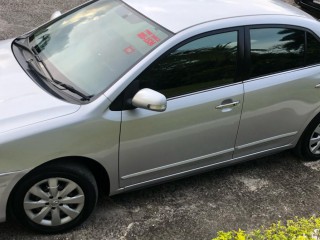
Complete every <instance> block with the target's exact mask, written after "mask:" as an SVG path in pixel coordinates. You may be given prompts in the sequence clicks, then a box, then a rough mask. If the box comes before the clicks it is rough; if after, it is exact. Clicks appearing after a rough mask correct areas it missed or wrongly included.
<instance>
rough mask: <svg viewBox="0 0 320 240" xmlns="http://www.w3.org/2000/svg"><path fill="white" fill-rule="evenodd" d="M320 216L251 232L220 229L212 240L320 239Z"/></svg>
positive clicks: (277, 224) (280, 223)
mask: <svg viewBox="0 0 320 240" xmlns="http://www.w3.org/2000/svg"><path fill="white" fill-rule="evenodd" d="M319 229H320V218H315V217H311V218H310V219H306V218H297V217H296V218H295V219H294V220H288V221H287V222H286V224H283V223H282V222H281V221H279V222H278V223H274V224H272V225H271V226H270V227H268V228H266V227H263V226H262V227H260V228H259V229H256V230H253V231H251V232H246V231H243V230H241V229H239V230H238V231H229V232H223V231H219V232H218V234H217V237H216V238H213V239H212V240H308V239H310V240H311V239H320V231H319Z"/></svg>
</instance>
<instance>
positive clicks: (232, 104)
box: [216, 101, 240, 109]
mask: <svg viewBox="0 0 320 240" xmlns="http://www.w3.org/2000/svg"><path fill="white" fill-rule="evenodd" d="M239 104H240V101H235V102H232V103H226V104H221V105H219V106H216V109H223V108H232V107H235V106H237V105H239Z"/></svg>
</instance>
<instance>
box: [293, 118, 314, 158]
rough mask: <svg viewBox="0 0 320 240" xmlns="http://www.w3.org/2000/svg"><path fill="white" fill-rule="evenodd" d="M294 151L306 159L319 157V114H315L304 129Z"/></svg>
mask: <svg viewBox="0 0 320 240" xmlns="http://www.w3.org/2000/svg"><path fill="white" fill-rule="evenodd" d="M295 152H296V153H298V155H299V156H300V157H302V158H303V159H304V160H306V161H316V160H319V159H320V115H318V116H316V117H315V118H314V119H313V120H312V121H311V123H310V124H309V125H308V127H307V128H306V129H305V131H304V133H303V134H302V136H301V138H300V140H299V142H298V144H297V146H296V149H295Z"/></svg>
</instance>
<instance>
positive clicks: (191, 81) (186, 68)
mask: <svg viewBox="0 0 320 240" xmlns="http://www.w3.org/2000/svg"><path fill="white" fill-rule="evenodd" d="M237 35H238V34H237V32H236V31H235V32H228V33H221V34H216V35H212V36H207V37H203V38H200V39H197V40H194V41H192V42H189V43H187V44H185V45H183V46H182V47H179V48H178V49H176V50H174V51H173V52H171V53H170V54H169V55H167V56H166V57H164V58H162V59H161V60H159V61H157V62H156V63H154V64H152V65H151V66H150V67H149V68H148V69H147V70H146V71H145V72H143V73H142V74H141V75H140V76H139V77H138V80H139V81H140V87H141V88H144V87H149V88H152V89H154V90H157V91H159V92H161V93H163V94H164V95H165V96H166V97H174V96H179V95H183V94H187V93H192V92H196V91H201V90H205V89H210V88H213V87H217V86H222V85H225V84H230V83H233V81H234V78H235V74H236V65H237V47H238V44H237Z"/></svg>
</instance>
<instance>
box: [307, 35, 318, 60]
mask: <svg viewBox="0 0 320 240" xmlns="http://www.w3.org/2000/svg"><path fill="white" fill-rule="evenodd" d="M316 63H320V43H319V41H318V39H316V38H315V37H314V36H313V35H311V34H310V33H307V57H306V64H316Z"/></svg>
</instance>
